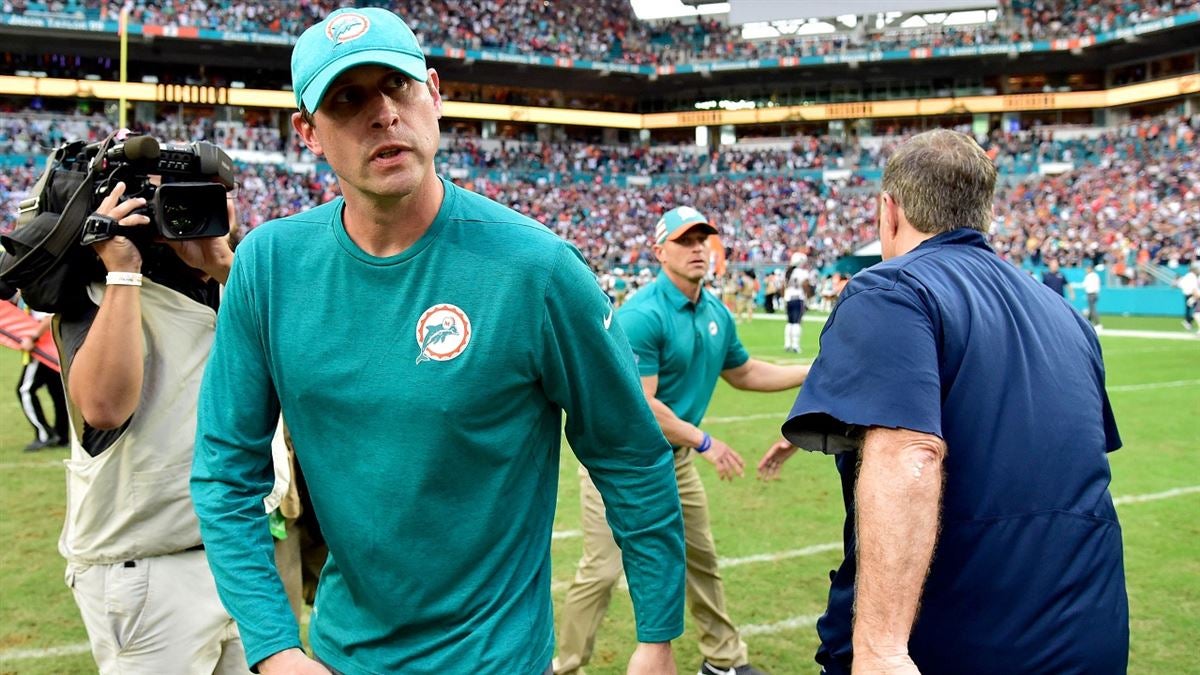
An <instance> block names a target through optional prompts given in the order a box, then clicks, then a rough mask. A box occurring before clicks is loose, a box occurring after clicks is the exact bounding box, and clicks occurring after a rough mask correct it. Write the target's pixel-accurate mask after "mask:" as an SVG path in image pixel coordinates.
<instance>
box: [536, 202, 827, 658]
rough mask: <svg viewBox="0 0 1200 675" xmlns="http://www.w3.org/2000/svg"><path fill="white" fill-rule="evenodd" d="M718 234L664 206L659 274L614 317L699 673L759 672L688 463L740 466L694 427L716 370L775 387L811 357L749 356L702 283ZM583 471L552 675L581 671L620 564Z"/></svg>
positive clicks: (692, 214) (738, 382)
mask: <svg viewBox="0 0 1200 675" xmlns="http://www.w3.org/2000/svg"><path fill="white" fill-rule="evenodd" d="M715 233H716V229H715V228H713V226H712V225H711V224H710V223H709V222H708V219H706V218H705V217H704V216H703V215H702V214H701V213H700V212H699V211H696V210H695V209H693V208H691V207H688V206H681V207H679V208H676V209H672V210H671V211H668V212H667V213H666V214H665V215H664V216H663V217H662V219H661V220H659V221H658V224H657V225H656V226H655V234H654V255H655V257H656V258H657V259H658V261H659V262H660V263H662V267H663V271H662V274H660V275H659V277H658V280H657V281H655V282H654V283H653V284H651V285H649V286H647V287H646V288H644V289H642V290H640V291H638V292H637V294H635V295H634V296H633V297H632V298H631V299H630V300H629V302H627V303H625V305H623V306H622V307H621V309H620V311H619V312H617V323H619V324H620V325H621V327H622V328H623V329H624V330H625V332H626V333H627V334H628V336H629V343H630V345H631V346H632V348H633V353H634V358H635V359H636V361H637V367H638V373H639V374H640V375H641V380H642V390H643V393H644V395H645V397H646V400H647V401H648V402H649V403H650V407H651V409H652V410H653V411H654V416H655V418H656V419H657V420H658V423H659V425H661V427H662V431H663V433H664V434H665V435H666V437H667V440H668V441H670V442H671V445H673V446H674V453H675V476H676V480H677V482H678V486H679V498H680V501H681V504H682V506H683V521H684V527H685V528H686V540H687V592H688V597H689V602H690V607H691V609H692V615H693V616H694V617H695V619H696V624H697V627H698V628H699V629H700V634H701V637H700V651H701V653H702V654H703V656H704V661H703V662H702V663H701V665H700V671H699V672H700V675H756V674H758V673H761V671H759V670H757V669H756V668H754V667H753V666H751V665H750V663H749V660H750V658H749V654H748V652H747V648H746V644H745V643H744V642H742V640H741V637H740V636H739V635H738V631H737V628H736V627H735V626H734V624H733V620H732V619H731V618H730V617H729V613H728V611H727V610H726V609H725V590H724V587H723V585H722V584H721V575H720V572H719V571H718V569H717V550H716V546H715V544H714V543H713V538H712V532H711V530H710V529H709V524H708V497H707V495H706V494H705V492H704V485H703V484H702V483H701V482H700V474H699V473H698V472H697V471H696V466H695V464H693V459H694V458H695V457H697V456H699V457H702V458H704V459H706V460H708V461H709V462H711V463H712V464H713V465H715V466H716V468H717V473H718V474H719V475H720V476H721V477H722V478H727V479H731V480H732V479H733V477H734V476H740V475H742V469H743V461H742V458H741V456H740V455H738V453H737V452H736V451H734V450H733V448H730V447H729V446H728V445H726V444H725V443H724V442H723V441H721V440H720V439H717V438H713V437H712V436H710V435H708V434H707V433H705V432H704V431H703V430H701V429H700V427H699V426H698V425H699V424H700V421H701V420H702V419H703V418H704V413H705V411H706V410H708V403H709V401H710V400H711V399H712V395H713V390H714V388H715V387H716V385H717V378H724V379H725V381H726V382H728V383H729V384H731V385H733V386H734V387H736V388H738V389H744V390H749V391H780V390H783V389H791V388H793V387H798V386H800V384H801V383H802V382H803V381H804V378H805V376H806V375H807V374H808V366H779V365H774V364H771V363H766V362H764V361H759V360H757V359H752V358H750V355H749V354H747V353H746V349H745V348H744V347H742V343H741V341H740V340H738V336H737V329H736V327H735V323H734V320H733V317H732V316H731V315H730V313H729V310H728V309H726V308H725V306H724V305H722V304H721V301H720V300H718V299H717V298H716V297H715V296H714V295H712V294H711V293H709V292H708V291H706V290H704V289H703V287H702V282H703V281H704V278H705V276H706V275H707V274H708V265H709V259H708V252H709V248H708V245H707V243H706V242H707V240H708V237H709V236H710V235H712V234H715ZM786 448H791V444H790V443H788V442H787V441H785V440H779V441H777V442H776V443H775V444H774V446H772V450H771V452H772V453H777V452H780V451H781V450H783V449H786ZM693 449H694V450H693ZM585 469H586V470H581V471H580V482H581V487H580V498H581V501H582V505H583V533H584V540H583V557H582V558H581V559H580V561H579V568H578V570H577V571H576V574H575V580H574V582H573V583H572V584H571V588H570V590H568V591H567V597H566V600H565V601H564V603H563V607H562V612H561V620H560V622H559V631H558V635H559V650H558V656H557V657H556V658H555V660H554V672H555V673H558V674H560V675H561V674H564V673H570V674H572V675H575V674H577V673H579V672H580V671H581V670H582V668H583V666H585V665H586V664H587V663H588V661H589V660H590V659H591V655H592V650H593V647H594V645H595V639H596V631H597V629H598V628H599V626H600V620H601V619H602V618H603V617H604V613H605V611H607V609H608V603H609V599H610V598H611V597H612V588H613V586H614V585H616V582H617V579H618V578H620V576H621V566H622V565H621V563H622V560H623V559H624V560H625V565H626V566H628V553H626V552H624V551H623V550H622V549H620V548H619V547H618V544H617V540H614V535H616V534H617V533H616V531H615V530H612V529H610V528H609V527H608V523H610V522H611V521H612V513H611V508H610V509H608V520H607V521H606V520H605V511H606V509H605V507H606V506H607V505H608V500H607V499H604V500H603V501H602V500H601V494H603V487H602V485H601V477H600V476H597V475H596V474H595V473H594V472H592V471H591V470H590V469H591V467H585ZM597 488H600V489H599V491H597ZM631 589H632V586H631ZM635 597H636V596H635Z"/></svg>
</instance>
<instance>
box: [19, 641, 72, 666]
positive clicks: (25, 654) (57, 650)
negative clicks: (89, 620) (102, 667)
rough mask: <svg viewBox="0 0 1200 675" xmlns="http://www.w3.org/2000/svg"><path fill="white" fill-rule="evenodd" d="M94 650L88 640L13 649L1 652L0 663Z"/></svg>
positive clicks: (70, 654)
mask: <svg viewBox="0 0 1200 675" xmlns="http://www.w3.org/2000/svg"><path fill="white" fill-rule="evenodd" d="M90 651H92V646H91V645H89V644H88V643H86V642H80V643H79V644H74V645H62V646H59V647H46V648H45V649H11V650H8V651H3V652H0V663H2V662H4V661H29V660H32V659H50V658H54V657H57V656H74V655H76V654H86V653H88V652H90Z"/></svg>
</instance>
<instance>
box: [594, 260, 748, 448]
mask: <svg viewBox="0 0 1200 675" xmlns="http://www.w3.org/2000/svg"><path fill="white" fill-rule="evenodd" d="M617 321H618V322H619V323H620V324H621V329H622V330H623V331H625V335H626V336H628V338H629V344H630V346H631V347H633V354H634V359H635V360H636V361H637V367H638V374H639V375H641V376H642V377H650V376H652V375H657V376H658V393H657V394H656V398H657V399H658V400H659V401H662V402H663V403H665V404H666V405H667V407H668V408H670V409H671V410H672V412H674V413H675V415H676V416H677V417H679V418H680V419H682V420H684V421H686V422H688V423H690V424H695V425H699V424H700V420H702V419H704V413H705V411H706V410H708V403H709V401H711V400H712V394H713V389H714V388H715V387H716V386H717V378H718V377H720V376H721V371H723V370H728V369H730V368H737V367H738V366H740V365H742V364H744V363H745V362H746V361H749V360H750V355H749V354H748V353H747V352H746V348H745V347H743V346H742V342H741V340H739V339H738V336H737V326H736V325H735V323H734V320H733V315H732V314H730V313H729V310H728V309H726V307H725V305H723V304H721V301H720V300H719V299H717V297H716V296H715V295H713V294H712V293H709V292H708V291H707V290H704V289H701V291H700V298H699V299H698V300H697V301H696V302H692V301H691V300H690V299H688V297H687V296H686V295H684V294H683V292H682V291H680V290H679V287H677V286H676V285H675V283H674V282H672V281H671V280H670V278H668V277H667V275H666V273H665V272H664V273H660V274H659V275H658V279H656V280H655V281H654V283H653V284H650V285H649V286H647V287H646V288H644V289H642V290H641V291H638V292H637V293H636V294H635V295H634V296H633V297H632V298H630V299H629V302H627V303H625V304H624V305H622V306H621V309H620V310H618V311H617Z"/></svg>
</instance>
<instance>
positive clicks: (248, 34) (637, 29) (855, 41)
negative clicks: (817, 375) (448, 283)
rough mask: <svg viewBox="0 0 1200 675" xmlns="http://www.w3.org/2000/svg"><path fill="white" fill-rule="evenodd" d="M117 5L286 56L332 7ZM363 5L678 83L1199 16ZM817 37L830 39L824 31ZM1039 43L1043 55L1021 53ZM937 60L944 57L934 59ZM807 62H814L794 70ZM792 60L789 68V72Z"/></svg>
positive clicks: (81, 21)
mask: <svg viewBox="0 0 1200 675" xmlns="http://www.w3.org/2000/svg"><path fill="white" fill-rule="evenodd" d="M6 4H8V5H11V11H6V14H8V16H7V17H6V21H5V22H6V23H7V24H8V25H12V26H23V27H27V28H38V27H45V28H77V29H82V30H89V31H97V30H100V31H110V30H113V29H115V26H114V25H112V24H113V23H114V22H115V18H116V17H117V15H118V13H119V11H120V8H121V7H122V6H123V5H124V4H126V3H119V2H98V1H96V0H66V1H63V0H55V1H54V2H36V1H34V2H31V1H28V0H15V1H12V0H10V2H9V3H6ZM128 4H129V5H130V6H131V12H130V21H131V22H132V24H133V28H132V31H133V33H134V34H139V33H140V34H142V35H148V36H154V35H160V36H171V37H191V38H198V39H216V40H233V41H238V40H241V41H249V42H282V43H285V44H286V43H290V42H291V41H292V40H294V39H295V36H297V35H299V34H300V33H301V32H302V31H303V30H304V28H306V27H307V26H309V25H311V24H312V23H314V22H315V21H316V18H317V17H320V16H323V15H324V14H325V13H327V12H328V11H329V10H331V9H333V8H335V7H336V6H338V5H339V4H343V3H340V2H330V1H329V0H321V1H318V2H304V3H297V2H290V1H287V0H268V1H266V2H230V1H228V0H226V1H219V2H211V3H210V2H191V3H188V2H170V1H168V2H148V1H147V0H137V1H135V2H132V3H128ZM366 4H376V5H383V6H388V7H390V8H391V9H394V10H396V11H398V12H400V13H401V14H402V15H404V16H405V17H406V18H407V19H408V21H409V22H410V23H411V24H412V27H413V29H414V31H415V32H416V33H417V34H418V36H419V37H420V38H421V42H422V44H423V45H424V46H425V47H426V49H427V50H429V52H430V55H431V56H449V57H456V56H457V57H459V58H463V57H467V58H479V57H481V58H484V59H493V58H497V59H499V60H509V59H506V58H505V56H506V55H507V56H509V57H511V56H513V55H525V56H540V57H545V58H546V59H548V60H547V61H540V60H534V61H531V63H535V64H544V65H556V66H567V67H570V66H573V65H575V62H587V63H588V64H599V65H600V66H601V67H603V66H614V65H626V66H629V65H633V66H639V67H638V68H634V69H632V70H630V69H624V70H625V71H626V72H636V73H642V74H660V75H661V74H671V73H674V72H688V69H689V68H690V67H694V64H696V63H697V62H701V63H703V62H715V63H713V64H712V66H713V67H716V66H719V67H720V68H721V69H722V70H728V69H735V68H737V67H741V68H753V67H757V66H762V65H766V66H768V67H769V66H770V65H771V64H769V63H768V64H757V65H756V64H752V63H749V62H753V61H762V60H783V63H781V64H779V65H809V64H810V63H811V64H815V63H821V62H826V61H827V60H828V58H829V57H831V56H833V57H837V56H839V55H840V56H844V57H845V58H847V59H854V58H855V57H854V56H853V55H852V54H853V53H855V52H866V53H869V54H872V55H873V56H872V57H870V58H868V59H865V60H878V59H881V58H882V59H905V58H928V57H930V56H937V55H948V56H953V55H959V56H961V55H973V54H974V55H983V54H987V53H994V51H995V49H996V48H1001V49H1007V48H1009V47H1013V46H1016V45H1022V43H1024V45H1023V46H1018V47H1017V49H1018V50H1019V51H1043V50H1047V49H1048V50H1061V49H1073V48H1079V47H1086V46H1090V45H1091V44H1094V43H1097V42H1105V41H1108V40H1114V39H1122V38H1123V37H1124V36H1126V35H1129V34H1132V33H1142V32H1148V31H1154V30H1161V29H1164V28H1170V27H1174V26H1176V25H1182V24H1187V23H1192V22H1195V21H1198V20H1200V16H1195V14H1196V12H1198V11H1200V1H1198V0H1157V1H1156V0H1002V1H1001V2H1000V4H999V10H998V12H992V13H991V16H992V17H993V18H992V19H991V20H988V21H985V22H979V23H977V24H975V25H961V26H945V25H932V26H930V25H926V26H923V27H920V28H912V27H908V28H905V27H901V26H897V25H892V24H886V23H885V24H883V25H871V24H870V22H868V21H862V22H861V23H860V24H856V27H855V29H853V30H841V31H837V30H835V31H833V32H832V34H805V35H792V36H787V35H782V36H780V37H778V38H774V39H758V40H747V39H745V38H743V35H742V27H740V26H731V25H728V23H726V22H724V21H722V20H719V19H714V18H696V19H692V20H689V21H687V22H683V21H679V20H672V21H657V22H643V21H639V20H638V19H637V17H636V16H635V15H634V13H633V11H632V9H631V7H630V4H629V2H628V0H594V1H592V2H587V3H573V2H549V1H547V0H481V1H478V2H450V1H447V0H407V1H405V2H397V1H392V2H369V3H366ZM966 4H969V3H966ZM981 6H986V5H985V3H981ZM866 18H867V17H863V19H866ZM918 23H923V22H918ZM826 25H828V26H829V27H830V28H833V26H835V25H836V24H834V23H832V22H830V23H828V24H826ZM1040 42H1046V43H1048V44H1046V45H1040V44H1038V45H1036V46H1035V45H1034V44H1033V43H1040ZM1059 43H1061V44H1059ZM971 48H974V49H971ZM939 50H952V51H950V52H946V53H944V54H943V53H941V52H939ZM464 52H470V54H466V53H464ZM810 58H819V59H820V61H814V62H809V61H805V59H810ZM796 59H800V60H801V62H800V63H795V62H794V60H796ZM838 60H839V59H838V58H834V59H833V62H837V61H838ZM580 65H582V64H580Z"/></svg>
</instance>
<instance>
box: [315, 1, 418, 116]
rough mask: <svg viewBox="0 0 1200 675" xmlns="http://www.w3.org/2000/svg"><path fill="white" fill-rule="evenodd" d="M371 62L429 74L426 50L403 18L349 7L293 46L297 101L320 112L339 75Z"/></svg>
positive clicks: (414, 76)
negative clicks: (422, 48)
mask: <svg viewBox="0 0 1200 675" xmlns="http://www.w3.org/2000/svg"><path fill="white" fill-rule="evenodd" d="M367 64H373V65H380V66H387V67H389V68H395V69H396V70H398V71H400V72H402V73H404V74H405V75H407V76H409V77H411V78H412V79H414V80H416V81H418V82H424V81H425V79H426V73H427V71H426V66H425V54H424V53H423V52H421V46H420V45H419V44H417V36H416V35H414V34H413V32H412V29H411V28H409V27H408V24H406V23H404V19H401V18H400V17H398V16H396V15H395V14H393V13H391V12H389V11H388V10H386V9H382V8H379V7H362V8H356V7H346V8H343V9H339V10H336V11H334V12H331V13H330V14H329V16H327V17H325V20H324V21H322V22H321V23H318V24H316V25H313V26H309V28H308V30H306V31H304V33H303V34H301V35H300V39H298V40H296V46H295V47H294V48H293V49H292V91H293V92H294V93H295V94H296V107H298V108H304V109H305V110H308V111H309V112H316V111H317V106H318V105H320V104H321V99H322V98H323V97H324V96H325V92H326V90H328V89H329V85H330V84H332V83H333V81H334V80H335V79H337V76H338V75H341V74H342V73H344V72H346V71H347V70H349V69H351V68H354V67H356V66H363V65H367Z"/></svg>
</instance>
